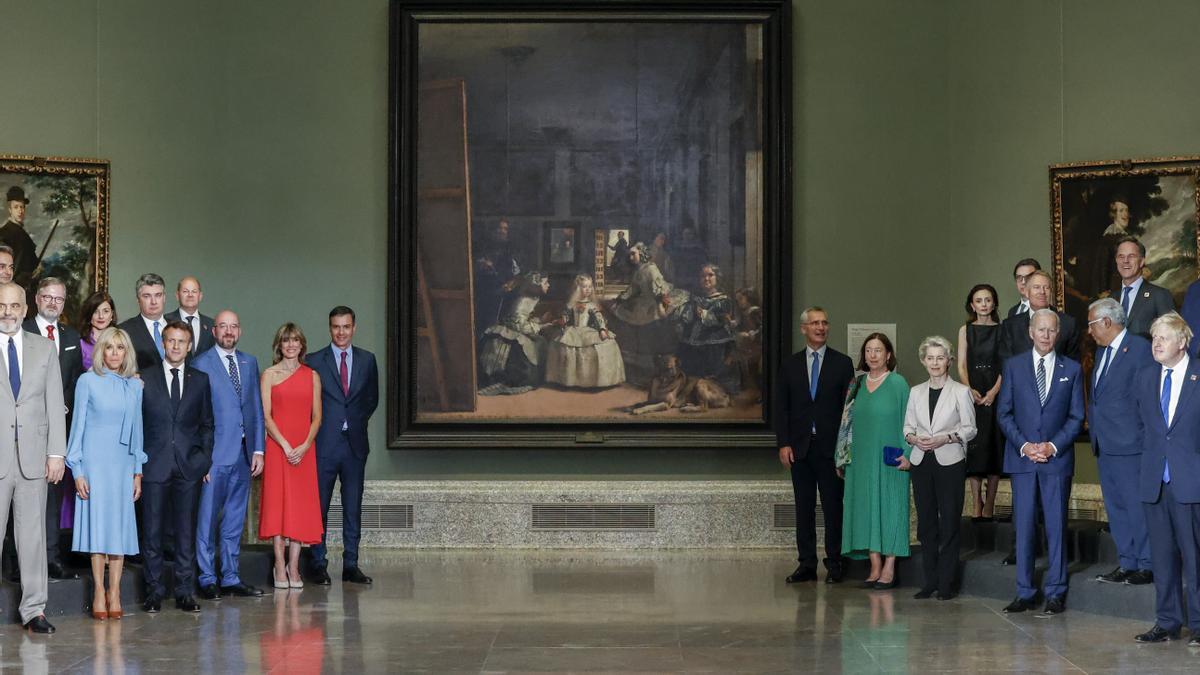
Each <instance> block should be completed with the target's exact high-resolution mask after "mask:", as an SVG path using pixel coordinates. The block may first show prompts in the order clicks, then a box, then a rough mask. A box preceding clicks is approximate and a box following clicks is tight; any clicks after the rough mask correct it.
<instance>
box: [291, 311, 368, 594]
mask: <svg viewBox="0 0 1200 675" xmlns="http://www.w3.org/2000/svg"><path fill="white" fill-rule="evenodd" d="M354 329H355V316H354V310H352V309H350V308H349V307H345V306H341V305H339V306H337V307H334V308H333V309H332V310H330V311H329V336H330V338H331V340H332V342H331V344H330V345H329V346H328V347H326V348H324V349H322V350H321V351H319V352H316V353H313V354H309V355H308V356H307V357H305V362H306V363H307V364H308V365H309V366H310V367H312V368H313V369H314V370H316V371H317V374H318V375H320V376H321V427H320V428H319V429H318V430H317V441H316V452H317V484H318V487H319V489H320V491H321V523H322V525H324V526H325V532H326V534H328V532H329V501H330V499H332V498H333V484H334V482H335V481H338V480H339V479H340V482H341V485H342V544H343V546H344V547H345V550H344V551H343V553H342V581H349V582H352V583H356V584H369V583H371V577H368V576H367V575H366V574H363V571H362V570H361V569H360V568H359V566H358V540H359V535H360V531H361V521H362V497H363V480H364V476H365V474H366V466H367V453H368V452H369V451H370V448H369V447H368V443H367V422H368V421H370V419H371V414H372V413H374V412H375V408H376V407H377V406H378V405H379V371H378V370H377V368H376V366H375V355H374V354H372V353H371V352H369V351H367V350H365V349H360V348H358V347H354V346H352V345H351V344H350V341H351V340H352V339H353V338H354ZM328 565H329V561H328V559H327V558H326V552H325V542H324V539H322V541H321V543H320V544H318V545H317V546H313V547H312V572H311V577H312V581H313V583H316V584H329V583H330V578H329V572H328Z"/></svg>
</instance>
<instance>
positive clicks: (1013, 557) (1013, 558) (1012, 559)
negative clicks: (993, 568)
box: [1000, 553, 1017, 565]
mask: <svg viewBox="0 0 1200 675" xmlns="http://www.w3.org/2000/svg"><path fill="white" fill-rule="evenodd" d="M1000 564H1001V565H1016V564H1017V554H1016V553H1009V554H1008V557H1006V558H1005V559H1004V560H1001V561H1000Z"/></svg>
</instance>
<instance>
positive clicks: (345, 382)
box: [338, 352, 350, 396]
mask: <svg viewBox="0 0 1200 675" xmlns="http://www.w3.org/2000/svg"><path fill="white" fill-rule="evenodd" d="M338 374H339V375H341V377H342V394H343V395H345V396H349V395H350V369H349V368H347V367H346V352H342V365H341V367H340V368H339V369H338Z"/></svg>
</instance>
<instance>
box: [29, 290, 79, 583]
mask: <svg viewBox="0 0 1200 675" xmlns="http://www.w3.org/2000/svg"><path fill="white" fill-rule="evenodd" d="M33 299H34V301H35V302H36V303H37V315H35V316H34V317H33V318H32V319H26V321H25V324H24V325H23V326H22V328H23V329H24V330H25V331H26V332H29V333H37V334H38V335H41V336H42V337H44V338H48V339H49V340H50V341H51V342H53V343H54V346H55V348H56V349H57V350H58V366H59V370H60V371H61V372H62V388H63V401H64V402H65V403H66V404H67V428H68V429H70V428H71V406H73V405H75V382H76V380H78V379H79V376H80V375H82V374H83V352H81V351H80V350H79V333H78V332H77V331H76V330H75V329H74V328H71V327H70V326H69V325H67V324H65V323H63V322H62V321H60V320H59V319H60V317H61V316H62V313H63V307H65V306H66V302H67V286H66V284H64V283H63V282H62V280H60V279H57V278H55V277H46V278H44V279H42V281H41V283H39V284H38V287H37V292H36V293H35V294H34V296H33ZM62 499H63V483H51V484H50V485H49V489H48V490H47V492H46V560H47V563H48V566H49V570H48V571H49V574H50V578H51V579H75V578H78V575H77V574H75V573H74V572H72V571H70V570H68V569H66V568H65V567H64V566H63V562H62V554H61V552H60V550H59V545H58V542H59V530H58V521H59V517H60V515H61V513H60V509H61V508H62Z"/></svg>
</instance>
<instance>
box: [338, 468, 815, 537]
mask: <svg viewBox="0 0 1200 675" xmlns="http://www.w3.org/2000/svg"><path fill="white" fill-rule="evenodd" d="M334 495H335V497H334V503H335V504H336V503H337V491H336V490H335V491H334ZM363 503H364V510H366V509H368V508H370V506H371V505H385V504H386V505H395V504H411V505H412V507H413V518H412V525H413V526H412V528H411V529H367V528H364V530H363V535H362V545H363V546H380V547H403V548H583V549H587V548H597V549H655V548H789V547H792V546H795V533H794V531H793V530H792V529H791V528H775V527H774V517H775V505H776V504H791V503H792V486H791V483H790V482H788V481H368V482H367V485H366V490H365V493H364V496H363ZM589 503H596V504H630V505H653V506H654V526H653V527H652V528H649V529H609V530H599V529H535V528H534V527H533V519H532V512H533V505H534V504H576V505H579V504H589ZM340 538H341V532H340V530H338V529H331V532H330V533H329V540H330V542H331V543H339V542H340Z"/></svg>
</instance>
